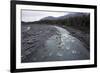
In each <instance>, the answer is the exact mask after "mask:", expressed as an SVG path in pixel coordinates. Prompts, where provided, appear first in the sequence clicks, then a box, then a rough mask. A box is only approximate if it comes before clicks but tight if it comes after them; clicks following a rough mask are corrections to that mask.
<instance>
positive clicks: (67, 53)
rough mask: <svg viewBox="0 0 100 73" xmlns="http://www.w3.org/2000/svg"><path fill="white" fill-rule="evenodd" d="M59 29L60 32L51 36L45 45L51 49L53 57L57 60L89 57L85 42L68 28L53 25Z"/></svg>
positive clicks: (50, 54)
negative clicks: (74, 35)
mask: <svg viewBox="0 0 100 73" xmlns="http://www.w3.org/2000/svg"><path fill="white" fill-rule="evenodd" d="M53 27H55V28H56V29H57V30H58V32H57V33H58V34H56V35H53V36H52V37H50V38H49V39H48V40H47V41H46V43H45V46H46V48H47V49H49V50H50V52H49V56H53V57H52V58H51V59H57V60H84V59H89V56H90V54H89V51H88V50H87V49H86V48H85V47H84V46H83V43H82V42H81V41H80V40H79V39H77V38H75V37H73V36H72V35H70V32H68V31H67V30H66V29H64V28H61V27H58V26H53Z"/></svg>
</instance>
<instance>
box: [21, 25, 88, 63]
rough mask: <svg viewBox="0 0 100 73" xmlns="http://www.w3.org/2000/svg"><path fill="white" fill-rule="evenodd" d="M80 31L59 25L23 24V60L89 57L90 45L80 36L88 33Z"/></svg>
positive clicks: (82, 58)
mask: <svg viewBox="0 0 100 73" xmlns="http://www.w3.org/2000/svg"><path fill="white" fill-rule="evenodd" d="M75 31H76V32H75ZM72 32H74V34H73V33H72ZM80 32H81V31H78V32H77V30H75V29H73V28H70V27H67V28H63V27H60V26H57V25H42V24H28V25H24V24H22V27H21V62H23V63H25V62H45V61H65V60H66V61H67V60H86V59H89V58H90V52H89V50H88V49H87V48H89V46H87V44H86V43H85V41H84V40H82V38H79V37H83V36H84V37H85V36H86V34H82V33H80ZM79 33H80V34H79ZM84 37H83V38H84ZM84 39H85V38H84ZM86 39H89V37H88V38H86ZM86 39H85V40H86Z"/></svg>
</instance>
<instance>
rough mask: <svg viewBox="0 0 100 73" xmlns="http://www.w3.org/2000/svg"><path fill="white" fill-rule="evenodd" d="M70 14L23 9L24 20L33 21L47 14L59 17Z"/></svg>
mask: <svg viewBox="0 0 100 73" xmlns="http://www.w3.org/2000/svg"><path fill="white" fill-rule="evenodd" d="M67 14H69V13H68V12H52V11H51V12H50V11H32V10H22V21H25V22H29V21H30V22H31V21H38V20H40V19H41V18H44V17H47V16H53V17H59V16H63V15H67Z"/></svg>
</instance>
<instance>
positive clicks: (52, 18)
mask: <svg viewBox="0 0 100 73" xmlns="http://www.w3.org/2000/svg"><path fill="white" fill-rule="evenodd" d="M41 20H57V18H55V17H53V16H47V17H44V18H42V19H41ZM41 20H40V21H41Z"/></svg>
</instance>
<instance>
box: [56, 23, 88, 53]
mask: <svg viewBox="0 0 100 73" xmlns="http://www.w3.org/2000/svg"><path fill="white" fill-rule="evenodd" d="M57 26H59V25H57ZM60 27H62V28H65V29H66V30H67V31H69V32H70V33H71V34H70V35H72V36H74V37H76V38H77V39H79V40H80V41H81V42H83V45H84V46H85V47H86V48H87V50H88V51H90V32H89V29H87V28H81V29H80V27H79V28H78V27H75V26H64V25H63V26H60Z"/></svg>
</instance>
